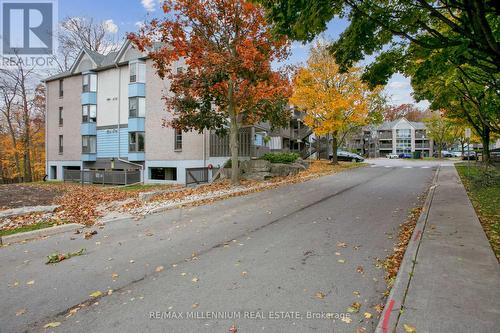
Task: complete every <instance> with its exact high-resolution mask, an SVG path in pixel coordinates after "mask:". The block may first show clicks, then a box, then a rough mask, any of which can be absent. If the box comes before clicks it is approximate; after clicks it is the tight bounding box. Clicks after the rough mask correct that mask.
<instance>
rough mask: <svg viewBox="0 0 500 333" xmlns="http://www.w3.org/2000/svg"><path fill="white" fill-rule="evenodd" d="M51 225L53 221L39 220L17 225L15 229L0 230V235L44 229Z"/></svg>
mask: <svg viewBox="0 0 500 333" xmlns="http://www.w3.org/2000/svg"><path fill="white" fill-rule="evenodd" d="M53 225H54V222H40V223H35V224H30V225H25V226H22V227H19V228H15V229H8V230H0V237H2V236H9V235H13V234H17V233H19V232H26V231H33V230H38V229H45V228H48V227H52V226H53Z"/></svg>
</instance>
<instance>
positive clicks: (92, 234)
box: [84, 230, 97, 239]
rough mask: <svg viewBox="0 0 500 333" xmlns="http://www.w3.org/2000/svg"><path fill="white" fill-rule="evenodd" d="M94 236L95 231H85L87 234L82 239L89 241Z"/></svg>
mask: <svg viewBox="0 0 500 333" xmlns="http://www.w3.org/2000/svg"><path fill="white" fill-rule="evenodd" d="M94 235H97V230H92V231H87V232H86V233H85V236H84V238H85V239H90V238H92V236H94Z"/></svg>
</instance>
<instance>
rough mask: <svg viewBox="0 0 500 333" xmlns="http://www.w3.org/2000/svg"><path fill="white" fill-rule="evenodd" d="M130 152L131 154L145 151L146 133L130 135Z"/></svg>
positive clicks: (132, 133) (131, 133)
mask: <svg viewBox="0 0 500 333" xmlns="http://www.w3.org/2000/svg"><path fill="white" fill-rule="evenodd" d="M128 151H129V152H143V151H144V132H130V133H129V134H128Z"/></svg>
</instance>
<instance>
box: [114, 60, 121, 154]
mask: <svg viewBox="0 0 500 333" xmlns="http://www.w3.org/2000/svg"><path fill="white" fill-rule="evenodd" d="M115 67H116V68H117V69H118V125H117V128H118V160H120V157H121V156H122V155H121V149H120V148H121V144H122V141H121V133H120V107H121V105H120V103H121V87H122V69H121V68H120V66H118V64H117V63H115Z"/></svg>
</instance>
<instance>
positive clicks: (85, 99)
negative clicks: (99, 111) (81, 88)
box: [81, 92, 97, 105]
mask: <svg viewBox="0 0 500 333" xmlns="http://www.w3.org/2000/svg"><path fill="white" fill-rule="evenodd" d="M81 101H82V103H81V104H82V105H85V104H97V93H95V92H83V93H82V95H81Z"/></svg>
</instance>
